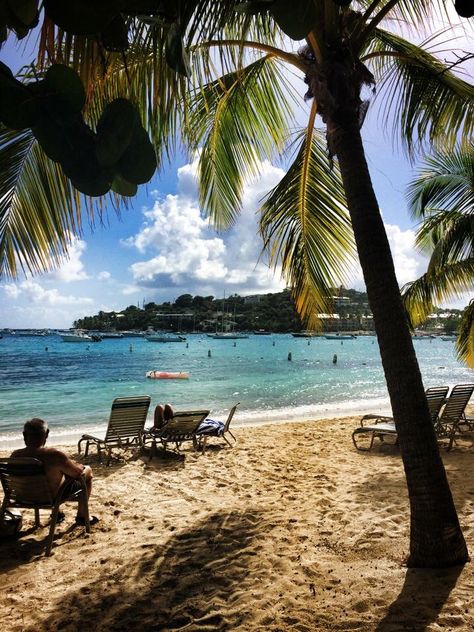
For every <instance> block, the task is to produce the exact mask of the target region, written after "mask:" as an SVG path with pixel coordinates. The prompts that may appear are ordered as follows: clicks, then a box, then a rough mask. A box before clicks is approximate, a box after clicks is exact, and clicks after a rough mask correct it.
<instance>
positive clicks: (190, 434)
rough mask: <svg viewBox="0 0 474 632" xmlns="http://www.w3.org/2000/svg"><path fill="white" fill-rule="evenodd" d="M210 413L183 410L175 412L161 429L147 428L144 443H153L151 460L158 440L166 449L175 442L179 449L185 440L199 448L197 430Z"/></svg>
mask: <svg viewBox="0 0 474 632" xmlns="http://www.w3.org/2000/svg"><path fill="white" fill-rule="evenodd" d="M208 415H209V411H208V410H183V411H179V412H175V413H174V415H173V417H172V418H171V419H169V420H168V421H167V422H166V423H165V425H164V426H163V427H162V428H160V429H159V430H155V429H153V428H151V429H149V430H146V431H145V432H144V434H143V445H144V446H146V445H147V444H148V443H150V444H151V449H150V460H151V459H152V458H153V455H154V454H155V452H156V445H157V443H158V442H159V443H161V445H162V446H163V448H164V449H165V450H166V448H167V445H168V443H174V444H175V448H176V450H179V449H180V447H181V444H182V443H183V442H184V441H192V442H193V446H194V448H197V445H198V440H197V436H196V432H197V429H198V428H199V426H200V425H201V423H202V422H203V421H204V419H205V418H206V417H207V416H208Z"/></svg>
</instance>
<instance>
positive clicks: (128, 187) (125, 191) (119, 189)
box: [111, 173, 138, 197]
mask: <svg viewBox="0 0 474 632" xmlns="http://www.w3.org/2000/svg"><path fill="white" fill-rule="evenodd" d="M111 189H112V191H113V192H114V193H118V195H125V196H126V197H133V196H135V195H136V194H137V190H138V188H137V185H136V184H133V183H132V182H128V181H127V180H125V178H122V176H121V175H120V174H118V173H117V174H116V175H115V178H114V180H113V182H112V186H111Z"/></svg>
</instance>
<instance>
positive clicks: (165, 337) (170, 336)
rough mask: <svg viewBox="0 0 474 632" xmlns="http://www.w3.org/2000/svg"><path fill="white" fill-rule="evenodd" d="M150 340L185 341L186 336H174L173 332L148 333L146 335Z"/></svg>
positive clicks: (146, 338)
mask: <svg viewBox="0 0 474 632" xmlns="http://www.w3.org/2000/svg"><path fill="white" fill-rule="evenodd" d="M145 340H148V342H184V341H185V340H186V338H185V337H184V336H174V335H173V334H148V335H146V336H145Z"/></svg>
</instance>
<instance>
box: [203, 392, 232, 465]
mask: <svg viewBox="0 0 474 632" xmlns="http://www.w3.org/2000/svg"><path fill="white" fill-rule="evenodd" d="M239 404H240V402H239V403H238V404H235V406H232V408H231V409H230V411H229V414H228V416H227V419H226V420H225V422H223V421H216V420H214V419H205V420H204V421H203V422H202V424H201V426H200V427H199V428H198V431H197V435H198V446H199V447H200V448H202V453H203V454H204V452H205V451H206V444H207V440H208V438H209V437H221V438H222V439H224V441H226V442H227V443H228V444H229V445H230V447H233V446H232V443H231V442H230V441H229V439H228V438H227V437H226V434H230V436H231V437H232V439H233V440H234V443H235V442H236V441H237V439H236V438H235V437H234V435H233V434H232V432H231V431H230V429H229V426H230V422H231V421H232V418H233V416H234V414H235V411H236V410H237V406H239Z"/></svg>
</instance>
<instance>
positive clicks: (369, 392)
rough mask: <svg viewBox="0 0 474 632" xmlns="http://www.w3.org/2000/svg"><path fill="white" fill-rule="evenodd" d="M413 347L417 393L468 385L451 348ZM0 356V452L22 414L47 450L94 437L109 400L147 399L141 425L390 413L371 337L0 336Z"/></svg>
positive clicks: (14, 442)
mask: <svg viewBox="0 0 474 632" xmlns="http://www.w3.org/2000/svg"><path fill="white" fill-rule="evenodd" d="M414 344H415V349H416V351H417V356H418V359H419V363H420V367H421V371H422V374H423V379H424V384H425V387H429V386H436V385H443V384H446V385H449V386H452V385H454V384H458V383H461V382H470V381H472V380H473V379H474V372H473V371H472V370H470V369H467V368H466V367H464V366H463V365H461V364H460V363H459V362H458V361H457V360H456V358H455V355H454V343H452V342H447V341H442V340H441V339H439V338H437V339H430V340H415V341H414ZM130 345H131V349H132V350H130ZM46 349H47V350H46ZM0 350H1V354H0V406H1V416H0V449H4V450H5V449H6V450H8V449H10V448H14V447H18V446H19V445H21V444H22V440H21V428H22V426H23V423H24V422H25V421H26V420H27V419H30V418H31V417H42V418H43V419H46V420H47V421H48V423H49V425H50V427H51V442H52V443H55V444H67V443H74V442H75V441H76V440H77V439H78V437H79V436H80V435H81V434H82V433H83V432H89V433H90V432H92V433H98V432H99V433H100V432H101V431H103V430H104V429H105V428H106V425H107V420H108V416H109V413H110V405H111V402H112V400H113V399H114V398H115V397H120V396H128V395H150V396H151V398H152V405H151V407H150V413H149V422H150V424H151V421H152V414H153V407H154V406H155V405H156V404H158V403H166V402H169V403H171V404H172V405H173V406H174V407H175V408H176V409H189V408H204V409H210V411H211V416H212V417H214V418H223V417H225V416H226V414H227V411H228V410H229V408H230V407H231V406H232V405H233V404H234V403H236V402H240V406H239V408H238V412H237V413H236V417H235V424H236V425H238V424H249V423H252V424H254V423H260V422H269V421H291V420H299V419H310V418H311V419H318V418H323V417H328V416H332V417H337V416H343V415H345V414H349V413H352V412H360V413H364V412H387V413H388V412H390V409H389V401H388V394H387V390H386V385H385V380H384V376H383V372H382V367H381V362H380V356H379V350H378V345H377V339H376V338H375V336H363V337H358V338H357V339H354V340H344V341H339V340H326V339H325V338H311V339H305V338H293V337H292V336H291V335H290V334H279V335H270V336H255V335H252V336H250V337H249V338H247V339H240V340H235V341H233V340H214V339H211V338H208V337H207V336H203V335H189V336H188V337H187V341H186V342H181V343H166V344H163V343H151V342H147V341H146V340H144V339H142V338H118V339H105V340H103V341H102V342H99V343H91V344H85V343H65V342H63V341H62V340H61V338H60V337H59V336H56V335H49V336H46V337H28V336H18V335H16V336H10V335H5V336H4V337H3V339H1V340H0ZM289 353H291V357H292V360H291V361H289V360H288V354H289ZM334 355H337V363H333V358H334ZM149 370H159V371H188V372H189V379H188V380H151V379H147V378H146V377H145V373H146V372H147V371H149Z"/></svg>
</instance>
